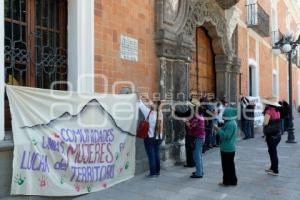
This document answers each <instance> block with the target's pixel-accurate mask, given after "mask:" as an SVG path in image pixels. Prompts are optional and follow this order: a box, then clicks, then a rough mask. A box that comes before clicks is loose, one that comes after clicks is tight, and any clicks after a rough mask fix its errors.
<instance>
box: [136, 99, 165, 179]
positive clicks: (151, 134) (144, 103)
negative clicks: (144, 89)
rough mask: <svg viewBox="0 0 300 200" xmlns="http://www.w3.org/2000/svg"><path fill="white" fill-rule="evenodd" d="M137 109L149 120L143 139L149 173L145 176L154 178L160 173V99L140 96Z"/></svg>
mask: <svg viewBox="0 0 300 200" xmlns="http://www.w3.org/2000/svg"><path fill="white" fill-rule="evenodd" d="M138 106H139V109H140V110H141V112H142V113H143V115H144V117H145V119H146V120H148V122H149V130H148V137H146V138H145V139H144V145H145V150H146V153H147V156H148V161H149V170H150V173H149V174H148V175H146V177H147V178H155V177H157V176H159V175H160V156H159V145H160V143H161V141H162V139H163V137H162V113H161V111H158V110H159V107H160V101H155V102H152V101H151V100H149V99H147V98H145V97H142V98H141V100H140V101H139V103H138Z"/></svg>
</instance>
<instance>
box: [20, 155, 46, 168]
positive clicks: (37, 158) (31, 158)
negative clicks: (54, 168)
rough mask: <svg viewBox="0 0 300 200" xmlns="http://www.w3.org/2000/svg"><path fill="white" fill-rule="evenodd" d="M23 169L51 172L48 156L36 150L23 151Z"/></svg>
mask: <svg viewBox="0 0 300 200" xmlns="http://www.w3.org/2000/svg"><path fill="white" fill-rule="evenodd" d="M20 168H21V169H24V170H31V171H41V172H49V165H48V156H47V155H42V154H39V153H36V152H30V151H23V154H22V161H21V166H20Z"/></svg>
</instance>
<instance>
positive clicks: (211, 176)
mask: <svg viewBox="0 0 300 200" xmlns="http://www.w3.org/2000/svg"><path fill="white" fill-rule="evenodd" d="M299 122H300V119H296V120H295V126H296V127H295V128H296V129H295V134H296V138H297V140H298V143H297V144H287V143H285V141H286V138H287V134H285V135H284V136H283V137H282V140H281V143H280V146H279V148H278V152H279V162H280V169H279V170H280V175H279V176H278V177H273V176H270V175H267V174H266V173H265V172H264V169H265V168H266V167H268V166H269V156H268V153H267V146H266V143H265V142H264V139H263V138H262V137H261V134H258V135H257V136H256V138H255V139H251V140H246V141H240V142H238V147H237V155H236V170H237V176H238V179H239V181H238V186H237V187H226V188H224V187H221V186H218V182H220V181H221V178H222V172H221V163H220V155H219V150H218V149H216V150H212V151H211V152H207V153H206V154H205V155H204V171H205V175H204V178H203V179H197V180H195V179H191V178H189V176H190V174H191V173H192V172H193V171H194V169H186V168H184V167H171V168H168V169H167V170H163V171H162V172H161V174H162V175H161V176H160V177H159V178H156V179H147V178H145V177H144V175H140V176H137V177H134V178H133V179H131V180H129V181H127V182H123V183H121V184H118V185H116V186H114V187H112V188H109V189H107V190H105V191H101V192H97V193H92V194H89V195H84V196H81V197H77V198H75V199H76V200H83V199H84V200H86V199H87V200H88V199H106V200H165V199H168V200H169V199H170V200H177V199H178V200H186V199H190V200H199V199H205V200H223V199H224V200H227V199H228V200H298V199H300V140H299V137H300V135H299V134H297V132H298V131H300V125H299V124H300V123H299Z"/></svg>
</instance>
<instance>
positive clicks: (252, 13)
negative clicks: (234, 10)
mask: <svg viewBox="0 0 300 200" xmlns="http://www.w3.org/2000/svg"><path fill="white" fill-rule="evenodd" d="M257 17H258V16H257V2H256V0H248V1H247V24H248V25H257V23H258V18H257Z"/></svg>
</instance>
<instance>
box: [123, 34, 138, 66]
mask: <svg viewBox="0 0 300 200" xmlns="http://www.w3.org/2000/svg"><path fill="white" fill-rule="evenodd" d="M138 52H139V45H138V40H137V39H134V38H131V37H127V36H124V35H121V41H120V56H121V59H124V60H131V61H136V62H137V61H138Z"/></svg>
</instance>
